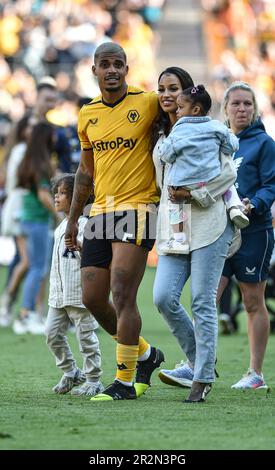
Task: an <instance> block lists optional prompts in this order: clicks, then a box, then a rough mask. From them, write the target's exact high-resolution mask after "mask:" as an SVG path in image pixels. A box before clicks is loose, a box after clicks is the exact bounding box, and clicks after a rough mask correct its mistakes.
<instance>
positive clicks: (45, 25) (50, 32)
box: [0, 0, 165, 145]
mask: <svg viewBox="0 0 275 470" xmlns="http://www.w3.org/2000/svg"><path fill="white" fill-rule="evenodd" d="M164 4H165V0H74V1H73V0H17V1H12V0H2V1H1V5H0V124H1V126H0V129H1V131H0V145H1V144H2V145H3V143H4V140H5V137H6V135H7V134H8V132H9V130H10V125H11V122H13V121H18V120H19V119H20V118H21V117H22V116H23V115H24V113H25V112H26V110H28V109H29V108H32V107H33V106H34V105H35V102H36V83H38V82H39V81H40V80H41V78H42V77H43V76H45V75H50V76H51V77H54V78H55V80H56V83H57V89H58V91H59V95H60V101H59V104H58V106H57V108H56V109H55V110H54V111H52V113H51V115H50V116H49V118H50V120H52V121H53V122H54V123H56V124H60V125H68V124H75V123H76V120H77V112H78V108H77V102H78V99H79V97H83V96H89V97H93V96H96V95H97V94H98V87H97V84H96V81H95V80H94V79H93V78H92V74H91V66H92V56H93V52H94V50H95V49H96V47H97V46H98V45H99V44H101V43H103V42H106V41H108V40H111V39H113V40H115V41H116V42H119V43H120V44H121V45H122V46H123V47H124V48H125V50H126V53H127V56H128V57H129V64H130V70H131V72H130V74H129V83H135V84H136V85H137V86H140V87H141V88H143V89H145V90H146V89H152V88H153V86H154V84H155V83H156V80H157V75H156V57H155V56H156V54H155V47H156V44H157V35H156V33H155V32H154V30H153V28H154V25H155V23H156V22H157V21H158V20H159V19H160V17H161V13H162V8H163V6H164ZM133 64H134V66H132V65H133Z"/></svg>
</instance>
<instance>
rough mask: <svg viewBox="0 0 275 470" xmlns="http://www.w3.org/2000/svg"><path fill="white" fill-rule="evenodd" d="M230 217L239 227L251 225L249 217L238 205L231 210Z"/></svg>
mask: <svg viewBox="0 0 275 470" xmlns="http://www.w3.org/2000/svg"><path fill="white" fill-rule="evenodd" d="M229 217H230V219H231V221H232V222H233V224H234V225H235V226H236V227H237V228H245V227H247V226H248V225H249V218H248V217H246V215H244V213H243V212H242V211H241V209H239V208H237V207H232V209H230V210H229Z"/></svg>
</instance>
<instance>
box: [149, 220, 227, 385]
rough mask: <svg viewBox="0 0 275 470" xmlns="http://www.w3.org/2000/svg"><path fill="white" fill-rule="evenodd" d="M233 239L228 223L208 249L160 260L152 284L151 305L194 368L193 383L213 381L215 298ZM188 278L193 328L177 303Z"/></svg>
mask: <svg viewBox="0 0 275 470" xmlns="http://www.w3.org/2000/svg"><path fill="white" fill-rule="evenodd" d="M232 236H233V227H232V224H231V223H230V222H229V223H228V225H227V227H226V229H225V231H224V233H223V234H222V235H221V236H220V237H219V238H218V239H217V240H216V241H215V242H213V243H211V245H208V246H205V247H203V248H199V249H197V250H194V251H192V252H191V253H190V254H189V255H166V256H164V255H162V256H160V257H159V261H158V266H157V272H156V278H155V283H154V303H155V305H156V306H157V308H158V310H159V311H160V312H161V313H162V315H163V316H164V318H165V320H166V321H167V323H168V325H169V327H170V329H171V331H172V333H173V335H174V336H175V337H176V338H177V340H178V342H179V344H180V347H181V349H182V350H183V352H184V353H185V354H186V356H187V358H188V360H189V361H190V362H191V363H192V364H194V380H195V381H197V382H203V383H212V382H214V380H215V373H214V370H215V359H216V347H217V333H218V320H217V308H216V296H217V289H218V285H219V281H220V278H221V274H222V270H223V266H224V262H225V259H226V256H227V252H228V248H229V245H230V242H231V240H232ZM189 277H190V278H191V297H192V304H191V307H192V314H193V317H194V324H193V322H192V321H191V319H190V317H189V315H188V314H187V312H186V311H185V309H184V308H183V306H182V305H181V303H180V296H181V293H182V289H183V287H184V285H185V283H186V281H187V280H188V278H189Z"/></svg>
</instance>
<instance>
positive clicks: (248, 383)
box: [231, 369, 268, 390]
mask: <svg viewBox="0 0 275 470" xmlns="http://www.w3.org/2000/svg"><path fill="white" fill-rule="evenodd" d="M231 388H233V389H235V390H263V389H265V390H266V389H268V386H267V385H266V383H265V381H264V376H263V374H260V375H259V374H257V373H256V372H255V370H253V369H248V371H247V373H246V374H245V375H244V376H243V377H242V378H241V380H239V382H237V383H235V384H234V385H232V386H231Z"/></svg>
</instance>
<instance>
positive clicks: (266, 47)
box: [201, 0, 275, 138]
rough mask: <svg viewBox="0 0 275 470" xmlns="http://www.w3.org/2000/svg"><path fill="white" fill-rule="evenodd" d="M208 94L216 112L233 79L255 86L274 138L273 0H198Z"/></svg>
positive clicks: (265, 120)
mask: <svg viewBox="0 0 275 470" xmlns="http://www.w3.org/2000/svg"><path fill="white" fill-rule="evenodd" d="M201 3H202V6H203V9H204V11H205V14H204V22H203V24H204V33H205V41H206V51H207V55H208V66H209V72H210V83H211V85H212V90H211V96H212V98H213V99H214V100H215V101H216V113H219V110H220V104H221V101H222V97H223V93H224V91H225V89H226V88H227V87H228V86H229V85H230V83H232V82H233V81H235V80H243V81H245V82H248V83H249V84H250V85H251V86H252V87H253V89H254V90H255V93H256V96H257V101H258V103H259V108H260V112H261V114H262V118H263V122H264V125H265V127H266V131H267V133H268V134H269V135H271V136H272V137H273V138H275V8H274V0H201Z"/></svg>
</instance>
